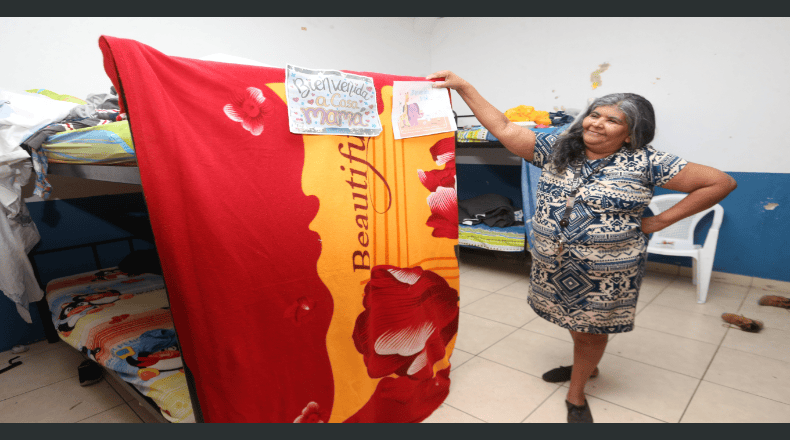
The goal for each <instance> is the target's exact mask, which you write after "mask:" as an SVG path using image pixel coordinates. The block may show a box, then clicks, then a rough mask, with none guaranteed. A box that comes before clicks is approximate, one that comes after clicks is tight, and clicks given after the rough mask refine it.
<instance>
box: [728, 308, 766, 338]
mask: <svg viewBox="0 0 790 440" xmlns="http://www.w3.org/2000/svg"><path fill="white" fill-rule="evenodd" d="M721 319H723V320H724V321H725V322H726V323H728V324H730V325H734V326H737V327H738V328H740V329H741V330H743V331H745V332H749V333H757V332H759V331H760V330H762V328H763V322H762V321H758V320H756V319H749V318H747V317H745V316H743V315H736V314H735V313H723V314H722V315H721Z"/></svg>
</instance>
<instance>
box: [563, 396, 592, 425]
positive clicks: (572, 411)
mask: <svg viewBox="0 0 790 440" xmlns="http://www.w3.org/2000/svg"><path fill="white" fill-rule="evenodd" d="M565 405H566V406H567V407H568V423H593V416H592V412H591V411H590V405H589V404H588V403H587V399H584V405H582V406H576V405H574V404H572V403H570V402H568V401H567V400H566V401H565Z"/></svg>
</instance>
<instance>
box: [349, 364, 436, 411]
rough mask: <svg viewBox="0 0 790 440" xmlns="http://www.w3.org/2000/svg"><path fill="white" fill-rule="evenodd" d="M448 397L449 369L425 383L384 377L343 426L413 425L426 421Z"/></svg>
mask: <svg viewBox="0 0 790 440" xmlns="http://www.w3.org/2000/svg"><path fill="white" fill-rule="evenodd" d="M448 394H450V368H449V367H448V368H445V369H444V370H441V371H437V372H436V376H435V377H433V378H431V379H426V380H411V379H410V378H408V377H398V378H393V377H385V378H384V379H381V380H380V381H379V383H378V386H376V391H375V392H373V396H371V397H370V400H368V402H367V403H366V404H365V406H363V407H362V408H361V409H360V410H359V411H357V413H356V414H354V415H353V416H351V417H349V418H348V419H346V421H345V423H369V422H372V421H376V422H378V423H416V422H421V421H423V420H424V419H425V418H427V417H428V416H429V415H431V413H432V412H433V411H434V410H435V409H436V408H438V407H439V405H441V404H442V402H444V399H445V398H447V395H448Z"/></svg>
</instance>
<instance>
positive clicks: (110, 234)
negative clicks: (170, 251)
mask: <svg viewBox="0 0 790 440" xmlns="http://www.w3.org/2000/svg"><path fill="white" fill-rule="evenodd" d="M27 207H28V209H29V210H30V215H31V217H32V218H33V221H35V222H36V226H37V227H38V230H39V233H40V234H41V241H40V242H39V243H38V244H37V245H36V247H35V248H34V249H33V252H32V254H33V255H34V256H33V261H34V262H35V264H36V266H37V267H38V270H39V276H40V278H41V282H42V283H43V285H44V286H45V285H46V283H47V282H49V281H51V280H53V279H55V278H59V277H63V276H67V275H73V274H77V273H81V272H87V271H91V270H95V269H96V263H95V261H94V257H93V251H92V250H91V248H90V247H84V248H79V249H73V250H67V251H59V252H52V253H47V254H41V255H35V253H36V252H39V251H43V250H48V249H56V248H61V247H65V246H73V245H78V244H88V243H95V242H99V241H104V240H112V239H116V238H127V237H135V239H134V240H133V245H134V248H135V249H150V248H152V247H153V246H154V245H153V242H154V241H153V233H152V232H151V225H150V223H149V220H148V213H147V210H146V207H145V201H144V199H143V195H142V193H136V194H120V195H108V196H97V197H85V198H75V199H68V200H55V201H47V202H33V203H28V204H27ZM97 250H98V254H99V260H100V262H101V265H102V267H112V266H116V265H117V264H118V263H119V262H120V261H121V260H122V259H123V257H125V256H126V255H128V254H129V245H128V243H127V242H125V241H124V242H118V243H109V244H104V245H101V246H98V248H97ZM42 287H43V286H42ZM30 315H31V317H32V319H33V323H32V324H28V323H26V322H25V321H23V320H22V318H21V317H19V314H18V313H17V311H16V306H15V305H14V303H13V302H12V301H11V300H10V299H8V298H7V297H6V296H5V295H0V322H2V323H3V324H2V325H0V351H5V350H9V349H10V348H11V347H13V346H14V345H18V344H30V343H32V342H36V341H41V340H44V339H46V337H45V336H44V330H43V327H42V323H41V317H40V316H39V314H38V310H37V308H36V307H35V305H34V306H32V307H31V308H30ZM47 318H48V317H47Z"/></svg>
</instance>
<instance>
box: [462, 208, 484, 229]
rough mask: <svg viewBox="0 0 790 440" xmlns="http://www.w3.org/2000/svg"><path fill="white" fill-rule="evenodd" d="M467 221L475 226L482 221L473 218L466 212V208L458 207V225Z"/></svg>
mask: <svg viewBox="0 0 790 440" xmlns="http://www.w3.org/2000/svg"><path fill="white" fill-rule="evenodd" d="M465 221H466V222H471V223H472V224H473V225H476V224H478V223H480V220H477V219H476V218H474V217H473V216H471V215H469V213H468V212H466V210H465V209H464V208H462V207H460V206H459V207H458V223H464V222H465Z"/></svg>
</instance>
